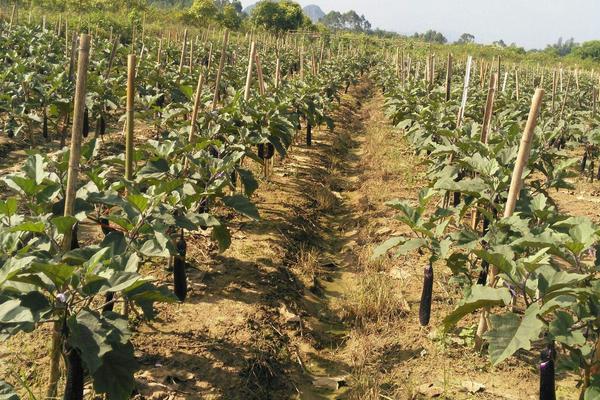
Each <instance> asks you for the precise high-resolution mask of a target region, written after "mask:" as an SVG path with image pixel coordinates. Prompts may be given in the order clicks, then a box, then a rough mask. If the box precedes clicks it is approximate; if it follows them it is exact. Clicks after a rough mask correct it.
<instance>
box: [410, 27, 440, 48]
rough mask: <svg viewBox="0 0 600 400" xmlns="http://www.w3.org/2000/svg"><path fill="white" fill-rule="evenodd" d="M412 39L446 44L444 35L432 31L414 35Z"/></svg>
mask: <svg viewBox="0 0 600 400" xmlns="http://www.w3.org/2000/svg"><path fill="white" fill-rule="evenodd" d="M413 38H415V39H421V40H424V41H426V42H428V43H441V44H444V43H447V42H448V39H446V37H445V36H444V35H442V33H441V32H438V31H434V30H432V29H430V30H428V31H427V32H425V33H415V34H414V35H413Z"/></svg>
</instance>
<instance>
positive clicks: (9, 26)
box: [8, 2, 17, 32]
mask: <svg viewBox="0 0 600 400" xmlns="http://www.w3.org/2000/svg"><path fill="white" fill-rule="evenodd" d="M16 12H17V2H15V3H14V4H13V6H12V11H11V12H10V22H9V23H8V31H9V32H11V31H12V27H13V23H14V21H15V13H16Z"/></svg>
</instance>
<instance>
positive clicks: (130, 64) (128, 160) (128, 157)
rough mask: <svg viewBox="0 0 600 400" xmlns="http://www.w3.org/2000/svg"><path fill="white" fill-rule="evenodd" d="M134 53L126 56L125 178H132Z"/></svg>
mask: <svg viewBox="0 0 600 400" xmlns="http://www.w3.org/2000/svg"><path fill="white" fill-rule="evenodd" d="M135 66H136V61H135V54H130V55H129V57H128V58H127V133H126V136H125V179H127V180H128V181H130V180H132V179H133V174H134V171H133V157H134V152H133V128H134V112H135V110H134V104H133V100H134V97H135Z"/></svg>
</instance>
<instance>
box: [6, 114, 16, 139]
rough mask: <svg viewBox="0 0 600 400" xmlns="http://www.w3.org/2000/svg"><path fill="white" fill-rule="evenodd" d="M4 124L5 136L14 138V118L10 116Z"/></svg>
mask: <svg viewBox="0 0 600 400" xmlns="http://www.w3.org/2000/svg"><path fill="white" fill-rule="evenodd" d="M5 126H6V136H8V137H9V138H11V139H12V138H14V137H15V120H14V118H12V117H11V118H10V119H9V120H8V122H7V123H6V125H5Z"/></svg>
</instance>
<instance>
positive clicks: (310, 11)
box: [243, 0, 325, 23]
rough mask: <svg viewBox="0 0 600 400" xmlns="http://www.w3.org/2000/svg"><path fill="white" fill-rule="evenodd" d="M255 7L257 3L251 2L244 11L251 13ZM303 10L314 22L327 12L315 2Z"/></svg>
mask: <svg viewBox="0 0 600 400" xmlns="http://www.w3.org/2000/svg"><path fill="white" fill-rule="evenodd" d="M270 1H275V0H270ZM254 7H256V3H254V4H251V5H249V6H248V7H246V8H244V10H243V12H244V13H246V14H248V15H250V14H251V13H252V10H253V9H254ZM302 11H304V14H305V15H306V16H307V17H308V18H310V20H311V21H312V22H313V23H316V22H318V21H319V20H321V18H323V17H324V16H325V13H324V12H323V10H321V7H319V6H317V5H314V4H311V5H308V6H306V7H304V8H303V9H302Z"/></svg>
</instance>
